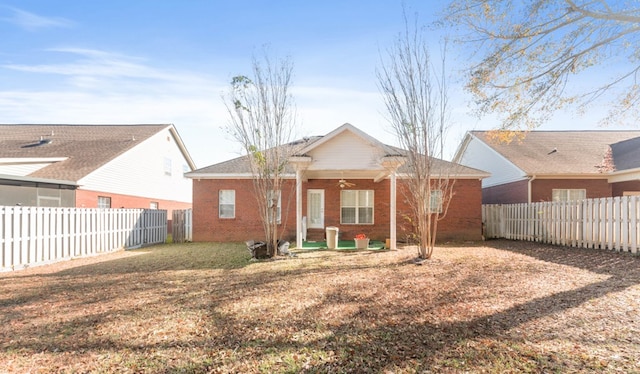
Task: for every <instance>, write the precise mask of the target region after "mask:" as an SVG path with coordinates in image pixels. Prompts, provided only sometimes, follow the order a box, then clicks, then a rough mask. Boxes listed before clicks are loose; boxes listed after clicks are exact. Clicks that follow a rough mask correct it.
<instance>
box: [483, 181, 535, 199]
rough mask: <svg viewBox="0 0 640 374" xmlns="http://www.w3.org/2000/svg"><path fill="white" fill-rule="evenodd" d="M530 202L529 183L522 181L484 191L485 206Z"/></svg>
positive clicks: (488, 188)
mask: <svg viewBox="0 0 640 374" xmlns="http://www.w3.org/2000/svg"><path fill="white" fill-rule="evenodd" d="M528 200H529V181H528V180H522V181H517V182H512V183H505V184H501V185H498V186H491V187H487V188H483V189H482V203H483V204H516V203H526V202H528Z"/></svg>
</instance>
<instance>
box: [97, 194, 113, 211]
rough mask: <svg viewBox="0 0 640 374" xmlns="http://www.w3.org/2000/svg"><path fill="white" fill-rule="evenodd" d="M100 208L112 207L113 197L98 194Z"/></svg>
mask: <svg viewBox="0 0 640 374" xmlns="http://www.w3.org/2000/svg"><path fill="white" fill-rule="evenodd" d="M98 208H111V198H110V197H107V196H98Z"/></svg>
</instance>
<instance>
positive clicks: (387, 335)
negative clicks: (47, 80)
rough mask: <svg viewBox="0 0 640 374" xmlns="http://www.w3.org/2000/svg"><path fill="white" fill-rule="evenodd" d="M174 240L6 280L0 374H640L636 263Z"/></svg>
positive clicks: (3, 276) (512, 251)
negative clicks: (261, 253) (286, 252)
mask: <svg viewBox="0 0 640 374" xmlns="http://www.w3.org/2000/svg"><path fill="white" fill-rule="evenodd" d="M296 253H297V257H286V258H285V257H283V258H278V259H275V260H266V261H253V260H250V258H249V253H248V251H247V249H246V246H245V245H244V243H238V244H220V243H190V244H182V245H177V244H166V245H159V246H154V247H148V248H143V249H138V250H133V251H126V252H125V251H123V252H117V253H112V254H106V255H102V256H97V257H92V258H84V259H77V260H72V261H67V262H62V263H58V264H54V265H47V266H42V267H37V268H30V269H26V270H22V271H17V272H12V273H0V373H27V372H29V373H49V372H61V373H87V372H92V373H345V372H353V373H423V372H438V373H441V372H443V373H459V372H470V373H480V372H487V373H504V372H532V373H541V372H545V373H553V372H557V373H565V372H605V373H620V372H625V373H627V372H640V258H638V257H632V256H628V255H621V254H616V253H610V252H605V251H595V250H579V249H570V248H562V247H551V246H544V245H539V244H534V243H517V242H509V241H489V242H486V243H477V244H474V245H473V246H470V247H446V248H444V247H438V248H436V251H435V254H434V257H433V258H432V259H431V260H429V261H427V262H425V263H423V264H422V265H416V264H415V263H414V262H413V259H414V258H415V255H416V250H415V249H401V250H395V251H371V250H366V251H365V250H363V251H324V250H296Z"/></svg>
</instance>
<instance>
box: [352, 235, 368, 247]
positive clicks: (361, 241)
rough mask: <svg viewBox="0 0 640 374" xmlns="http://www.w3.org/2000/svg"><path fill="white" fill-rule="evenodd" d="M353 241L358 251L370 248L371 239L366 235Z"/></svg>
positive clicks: (359, 236) (357, 236) (358, 236)
mask: <svg viewBox="0 0 640 374" xmlns="http://www.w3.org/2000/svg"><path fill="white" fill-rule="evenodd" d="M353 240H355V242H356V249H367V248H368V247H369V238H367V236H366V235H365V234H358V235H356V237H355V238H354V239H353Z"/></svg>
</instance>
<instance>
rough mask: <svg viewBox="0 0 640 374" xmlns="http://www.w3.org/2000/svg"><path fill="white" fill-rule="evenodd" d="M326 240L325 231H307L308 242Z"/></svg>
mask: <svg viewBox="0 0 640 374" xmlns="http://www.w3.org/2000/svg"><path fill="white" fill-rule="evenodd" d="M319 240H325V231H324V229H307V241H319Z"/></svg>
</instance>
